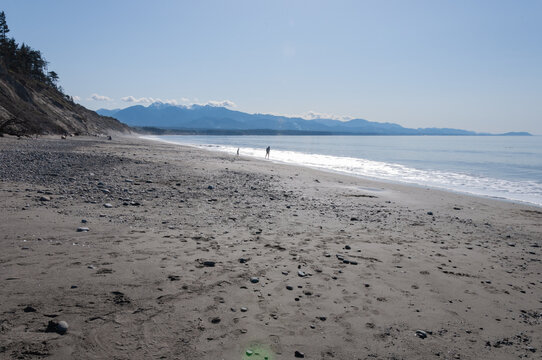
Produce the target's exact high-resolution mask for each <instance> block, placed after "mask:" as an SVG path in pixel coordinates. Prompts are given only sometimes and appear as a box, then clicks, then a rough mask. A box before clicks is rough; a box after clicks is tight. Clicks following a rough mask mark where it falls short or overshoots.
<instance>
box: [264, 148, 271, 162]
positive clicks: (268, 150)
mask: <svg viewBox="0 0 542 360" xmlns="http://www.w3.org/2000/svg"><path fill="white" fill-rule="evenodd" d="M270 152H271V146H268V147H267V149H265V158H266V159H269V153H270Z"/></svg>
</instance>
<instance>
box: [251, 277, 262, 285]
mask: <svg viewBox="0 0 542 360" xmlns="http://www.w3.org/2000/svg"><path fill="white" fill-rule="evenodd" d="M250 282H251V283H253V284H256V283H258V282H260V279H259V278H257V277H251V278H250Z"/></svg>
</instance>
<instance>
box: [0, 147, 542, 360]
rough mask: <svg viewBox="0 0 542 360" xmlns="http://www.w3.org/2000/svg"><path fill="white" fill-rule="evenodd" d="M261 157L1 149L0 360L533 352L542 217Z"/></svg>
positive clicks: (520, 208)
mask: <svg viewBox="0 0 542 360" xmlns="http://www.w3.org/2000/svg"><path fill="white" fill-rule="evenodd" d="M263 155H264V152H263V150H262V160H258V159H250V158H246V157H243V156H241V157H236V156H231V155H227V154H221V153H213V152H208V151H203V150H199V149H195V148H189V147H182V146H177V145H170V144H163V143H157V142H151V141H147V140H141V139H137V138H129V137H126V138H117V137H114V139H113V141H108V140H107V139H105V138H91V137H88V138H85V137H73V138H68V139H67V140H60V139H57V138H40V139H20V140H18V139H17V138H14V137H4V138H0V202H1V204H2V205H1V207H0V216H1V225H0V284H1V288H0V299H1V301H0V358H2V359H39V358H50V359H264V358H267V359H294V358H305V359H515V358H530V359H536V358H540V357H541V356H542V355H541V354H542V276H541V272H542V264H541V250H540V246H542V209H541V208H537V207H531V206H528V205H522V204H515V203H511V202H505V201H498V200H492V199H485V198H479V197H471V196H465V195H460V194H455V193H451V192H442V191H438V190H432V189H426V188H423V187H415V186H403V185H397V184H391V183H382V182H376V181H369V180H364V179H359V178H355V177H349V176H343V175H339V174H333V173H327V172H322V171H317V170H312V169H308V168H302V167H295V166H289V165H284V164H276V163H273V162H272V161H265V160H263ZM61 321H65V322H66V323H67V325H68V329H67V331H66V332H65V333H63V331H61V327H59V326H58V323H59V322H61Z"/></svg>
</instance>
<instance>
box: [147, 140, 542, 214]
mask: <svg viewBox="0 0 542 360" xmlns="http://www.w3.org/2000/svg"><path fill="white" fill-rule="evenodd" d="M145 138H147V139H152V140H159V141H165V142H169V143H175V144H182V145H188V146H194V147H197V148H202V149H208V150H214V151H220V152H226V153H229V154H232V155H235V154H236V152H237V147H234V146H228V145H210V144H206V145H202V144H187V143H181V142H179V141H167V140H164V139H163V138H159V137H154V136H147V137H145ZM240 153H241V155H243V156H250V157H254V158H260V159H261V158H263V157H264V155H265V152H264V150H263V149H261V148H259V149H256V148H251V147H242V148H240ZM271 159H272V161H275V162H281V163H287V164H294V165H301V166H307V167H311V168H314V169H320V170H327V171H332V172H338V173H343V174H348V175H353V176H358V177H363V178H369V179H375V180H386V181H391V182H398V183H406V184H413V185H418V186H427V187H432V188H438V189H443V190H451V191H456V192H462V193H467V194H472V195H478V196H486V197H493V198H499V199H506V200H511V201H518V202H525V203H530V204H534V205H537V206H542V184H541V183H539V182H536V181H511V180H504V179H497V178H491V177H483V176H475V175H472V174H466V173H457V172H448V171H442V170H420V169H415V168H412V167H408V166H405V165H401V164H396V163H388V162H381V161H373V160H367V159H362V158H354V157H344V156H331V155H323V154H314V153H303V152H297V151H286V150H272V151H271Z"/></svg>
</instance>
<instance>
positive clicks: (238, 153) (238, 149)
mask: <svg viewBox="0 0 542 360" xmlns="http://www.w3.org/2000/svg"><path fill="white" fill-rule="evenodd" d="M237 156H239V148H237Z"/></svg>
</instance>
